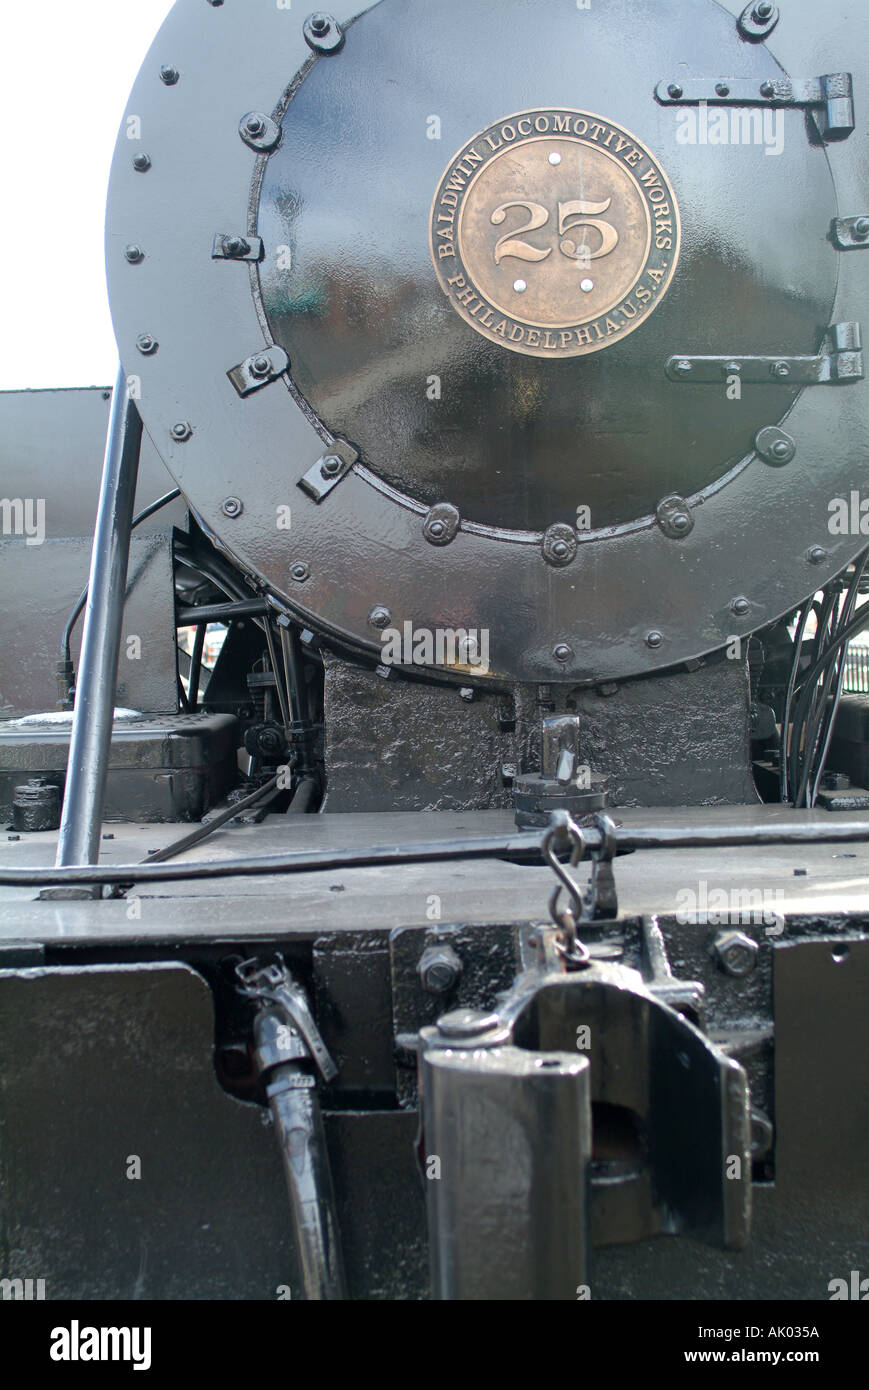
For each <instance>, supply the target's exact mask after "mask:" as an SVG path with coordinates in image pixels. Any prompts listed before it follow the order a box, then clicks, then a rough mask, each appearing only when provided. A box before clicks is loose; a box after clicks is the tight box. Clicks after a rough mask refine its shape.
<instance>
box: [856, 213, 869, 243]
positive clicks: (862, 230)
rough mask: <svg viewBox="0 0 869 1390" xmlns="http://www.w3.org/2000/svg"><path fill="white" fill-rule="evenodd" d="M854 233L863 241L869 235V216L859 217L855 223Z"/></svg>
mask: <svg viewBox="0 0 869 1390" xmlns="http://www.w3.org/2000/svg"><path fill="white" fill-rule="evenodd" d="M854 235H855V237H859V238H860V240H861V241H863V240H865V238H866V237H867V236H869V217H858V218H857V221H856V222H855V223H854Z"/></svg>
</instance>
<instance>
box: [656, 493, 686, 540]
mask: <svg viewBox="0 0 869 1390" xmlns="http://www.w3.org/2000/svg"><path fill="white" fill-rule="evenodd" d="M655 520H656V521H657V523H658V525H659V527H660V528H661V530H662V531H663V533H664V535H665V536H669V538H670V540H671V541H681V540H683V539H684V538H685V536H689V535H690V534H691V532H692V531H693V530H694V518H693V516H692V515H691V511H690V509H689V507H688V503H687V502H686V501H685V499H684V497H679V496H677V494H676V493H671V495H670V496H669V497H662V498H661V501H660V502H659V503H658V507H657V510H656V512H655Z"/></svg>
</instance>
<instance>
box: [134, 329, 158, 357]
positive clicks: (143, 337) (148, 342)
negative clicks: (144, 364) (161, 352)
mask: <svg viewBox="0 0 869 1390" xmlns="http://www.w3.org/2000/svg"><path fill="white" fill-rule="evenodd" d="M158 346H159V344H158V343H157V339H156V338H152V337H151V334H150V333H140V334H139V336H138V338H137V339H136V347H137V348H138V349H139V351H140V352H141V353H142V354H143V355H144V356H145V357H150V356H151V353H152V352H156V351H157V348H158Z"/></svg>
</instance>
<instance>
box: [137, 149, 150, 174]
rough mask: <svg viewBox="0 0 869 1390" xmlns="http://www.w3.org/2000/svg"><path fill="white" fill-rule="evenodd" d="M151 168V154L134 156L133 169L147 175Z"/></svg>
mask: <svg viewBox="0 0 869 1390" xmlns="http://www.w3.org/2000/svg"><path fill="white" fill-rule="evenodd" d="M150 167H151V156H150V155H149V154H144V153H142V154H134V155H133V168H134V169H136V170H138V172H139V173H140V174H146V173H147V172H148V170H149V169H150Z"/></svg>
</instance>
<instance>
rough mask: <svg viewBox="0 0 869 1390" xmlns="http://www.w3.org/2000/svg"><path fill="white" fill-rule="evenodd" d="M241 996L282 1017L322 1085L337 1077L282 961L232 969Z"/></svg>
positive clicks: (249, 962) (302, 997)
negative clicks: (301, 1044) (267, 1006)
mask: <svg viewBox="0 0 869 1390" xmlns="http://www.w3.org/2000/svg"><path fill="white" fill-rule="evenodd" d="M235 974H236V978H237V980H238V983H239V988H240V990H241V993H242V994H244V995H245V997H246V998H248V999H251V1000H253V1001H255V1002H256V1003H259V1004H273V1005H274V1006H275V1007H276V1008H277V1009H278V1010H280V1012H281V1013H282V1014H283V1016H284V1018H285V1019H286V1022H287V1023H288V1024H289V1026H290V1027H291V1028H294V1029H295V1030H296V1031H297V1032H298V1034H299V1036H300V1037H301V1039H302V1041H303V1042H304V1043H305V1046H306V1047H307V1049H308V1051H309V1053H310V1055H311V1057H312V1058H313V1060H314V1062H315V1063H316V1066H317V1070H318V1071H319V1073H320V1075H321V1076H322V1078H323V1080H324V1081H325V1082H327V1083H328V1082H330V1081H333V1080H334V1079H335V1077H336V1076H337V1075H338V1068H337V1067H336V1065H335V1063H334V1062H333V1061H332V1058H331V1057H330V1056H329V1052H328V1050H327V1048H326V1044H325V1043H324V1042H323V1039H322V1037H321V1036H320V1030H319V1028H318V1027H317V1025H316V1023H315V1022H314V1016H313V1014H312V1013H311V1010H310V1008H309V1007H308V1001H307V999H306V998H305V992H304V990H303V989H302V987H301V985H299V984H297V982H296V981H295V980H294V979H293V977H292V975H291V974H290V972H289V970H288V969H287V967H286V965H285V963H284V959H283V957H282V956H280V955H276V956H275V958H274V961H273V962H272V963H271V964H267V965H263V963H262V961H260V960H259V959H257V958H256V957H254V958H253V959H252V960H245V961H242V962H241V963H240V964H239V965H237V966H236V968H235Z"/></svg>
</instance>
